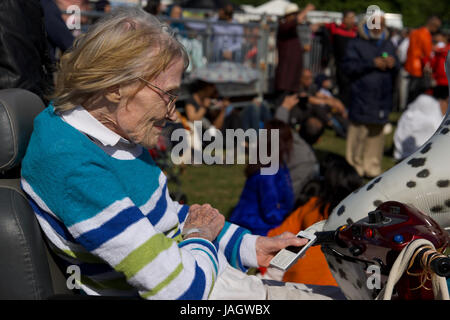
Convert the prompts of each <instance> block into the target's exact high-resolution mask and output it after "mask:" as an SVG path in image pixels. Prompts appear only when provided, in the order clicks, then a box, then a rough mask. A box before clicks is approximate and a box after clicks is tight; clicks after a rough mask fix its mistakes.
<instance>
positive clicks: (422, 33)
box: [404, 16, 441, 104]
mask: <svg viewBox="0 0 450 320" xmlns="http://www.w3.org/2000/svg"><path fill="white" fill-rule="evenodd" d="M440 27H441V20H440V19H439V18H438V17H437V16H432V17H430V18H429V19H428V20H427V23H426V24H425V26H423V27H421V28H418V29H415V30H413V31H411V33H410V35H409V48H408V53H407V58H406V61H405V65H404V68H405V70H406V71H407V72H408V73H409V76H410V78H409V85H408V100H407V104H409V103H411V102H412V101H414V99H415V98H416V97H417V96H418V95H419V94H421V93H423V92H424V91H425V90H427V89H429V88H428V87H427V86H428V85H427V84H426V83H425V82H424V75H425V73H426V72H430V70H431V67H430V62H431V52H432V45H433V42H432V34H433V33H436V32H437V31H438V30H439V28H440ZM429 85H431V84H429Z"/></svg>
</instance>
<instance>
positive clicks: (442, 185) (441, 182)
mask: <svg viewBox="0 0 450 320" xmlns="http://www.w3.org/2000/svg"><path fill="white" fill-rule="evenodd" d="M436 185H437V186H438V187H439V188H447V187H448V186H449V185H450V180H439V181H438V182H437V183H436Z"/></svg>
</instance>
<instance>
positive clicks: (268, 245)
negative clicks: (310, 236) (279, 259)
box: [256, 232, 308, 267]
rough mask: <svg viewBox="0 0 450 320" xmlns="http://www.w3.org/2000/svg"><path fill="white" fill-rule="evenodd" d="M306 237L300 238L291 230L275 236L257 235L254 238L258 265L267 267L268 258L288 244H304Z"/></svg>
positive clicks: (270, 258) (306, 241)
mask: <svg viewBox="0 0 450 320" xmlns="http://www.w3.org/2000/svg"><path fill="white" fill-rule="evenodd" d="M306 243H308V240H307V239H300V238H297V236H296V235H295V234H293V233H291V232H284V233H283V234H281V235H279V236H276V237H258V238H257V239H256V259H257V261H258V265H259V266H260V267H268V266H269V263H270V260H272V258H273V257H275V255H276V254H277V253H278V251H280V250H281V249H284V248H286V247H289V246H304V245H305V244H306Z"/></svg>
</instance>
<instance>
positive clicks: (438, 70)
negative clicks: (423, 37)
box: [431, 33, 450, 87]
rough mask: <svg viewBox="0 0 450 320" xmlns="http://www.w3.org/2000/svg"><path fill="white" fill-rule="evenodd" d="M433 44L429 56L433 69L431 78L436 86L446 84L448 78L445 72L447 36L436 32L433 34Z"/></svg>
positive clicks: (448, 46) (447, 48)
mask: <svg viewBox="0 0 450 320" xmlns="http://www.w3.org/2000/svg"><path fill="white" fill-rule="evenodd" d="M434 43H435V44H434V46H433V53H432V58H431V69H432V70H433V79H434V81H435V82H436V86H445V87H447V86H448V79H447V76H446V73H445V59H446V58H447V54H448V51H449V50H450V44H448V39H447V36H446V35H444V34H442V33H437V34H435V36H434Z"/></svg>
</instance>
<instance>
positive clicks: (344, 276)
mask: <svg viewBox="0 0 450 320" xmlns="http://www.w3.org/2000/svg"><path fill="white" fill-rule="evenodd" d="M338 272H339V276H340V277H341V278H343V279H345V280H348V279H347V275H346V274H345V272H344V270H342V269H341V268H339V269H338Z"/></svg>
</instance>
